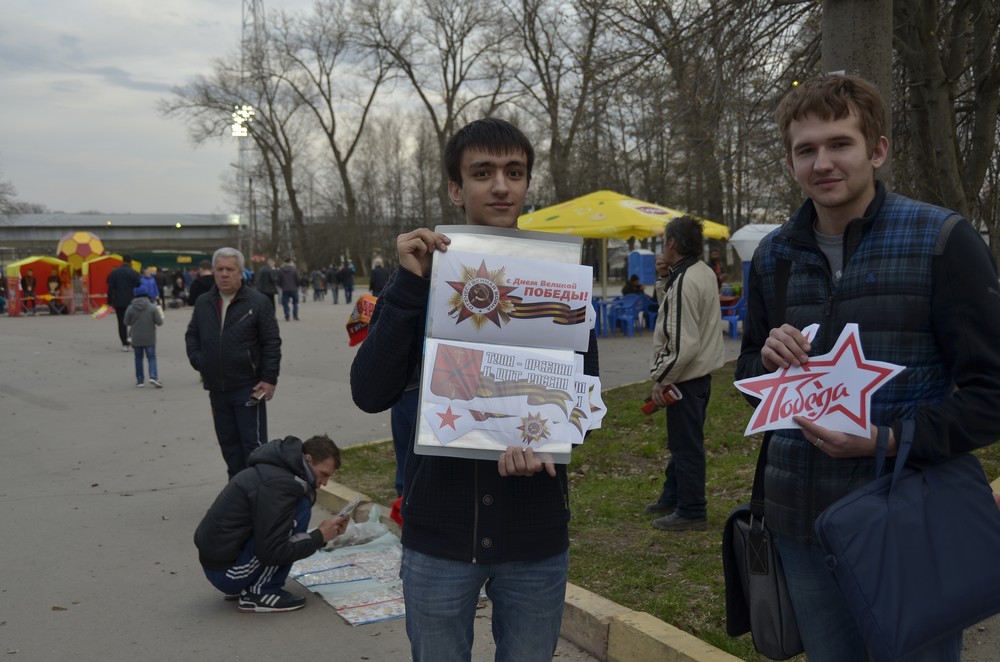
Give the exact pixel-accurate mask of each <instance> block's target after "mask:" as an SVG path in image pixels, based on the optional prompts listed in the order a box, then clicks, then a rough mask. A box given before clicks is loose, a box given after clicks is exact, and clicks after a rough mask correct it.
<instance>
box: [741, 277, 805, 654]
mask: <svg viewBox="0 0 1000 662" xmlns="http://www.w3.org/2000/svg"><path fill="white" fill-rule="evenodd" d="M790 270H791V263H790V262H789V261H788V260H778V261H777V264H776V265H775V276H774V277H775V311H776V315H777V316H778V319H780V320H784V316H785V299H786V294H787V289H788V274H789V272H790ZM770 441H771V433H770V432H766V433H764V443H762V444H761V447H760V453H759V454H758V455H757V469H756V471H755V472H754V478H753V491H752V493H751V496H750V502H749V503H744V504H742V505H741V506H739V507H737V508H736V509H735V510H733V512H731V513H730V514H729V517H728V518H727V519H726V526H725V528H724V529H723V532H722V569H723V574H724V575H725V579H726V633H727V634H728V635H729V636H730V637H738V636H740V635H742V634H744V633H746V632H749V633H750V636H751V637H752V638H753V646H754V648H755V649H756V650H757V652H758V653H760V654H761V655H764V656H766V657H768V658H770V659H772V660H787V659H788V658H791V657H794V656H796V655H798V654H799V653H801V652H802V651H803V647H802V640H801V638H800V637H799V626H798V624H797V623H796V622H795V612H794V610H793V609H792V602H791V599H790V598H789V597H788V587H787V586H786V584H785V573H784V571H783V570H782V569H781V559H780V557H779V556H778V551H777V550H776V549H775V547H774V541H773V539H772V536H771V532H770V531H768V530H767V527H766V526H765V525H764V468H765V467H766V466H767V448H768V446H769V445H770Z"/></svg>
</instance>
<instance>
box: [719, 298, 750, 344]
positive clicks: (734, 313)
mask: <svg viewBox="0 0 1000 662" xmlns="http://www.w3.org/2000/svg"><path fill="white" fill-rule="evenodd" d="M746 314H747V303H746V297H740V299H739V301H737V302H736V303H734V304H733V305H731V306H722V321H723V322H725V323H727V324H729V337H730V338H739V337H740V322H741V321H742V320H743V319H744V318H746Z"/></svg>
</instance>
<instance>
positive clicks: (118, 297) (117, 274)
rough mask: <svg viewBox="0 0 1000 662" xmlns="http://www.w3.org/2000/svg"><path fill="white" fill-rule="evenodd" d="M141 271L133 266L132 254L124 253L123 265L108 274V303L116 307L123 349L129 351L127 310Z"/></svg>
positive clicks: (137, 285) (119, 335)
mask: <svg viewBox="0 0 1000 662" xmlns="http://www.w3.org/2000/svg"><path fill="white" fill-rule="evenodd" d="M139 282H140V278H139V272H138V271H136V270H135V269H133V268H132V256H131V255H128V254H125V255H122V264H121V266H118V267H115V268H114V269H112V271H111V273H110V274H108V305H109V306H112V307H113V308H114V309H115V315H116V316H117V317H118V337H119V338H120V339H121V341H122V351H123V352H127V351H129V349H131V348H130V347H129V344H128V329H126V328H125V311H126V310H128V305H129V304H130V303H132V297H133V294H132V293H133V292H135V288H137V287H139Z"/></svg>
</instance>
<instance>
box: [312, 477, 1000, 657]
mask: <svg viewBox="0 0 1000 662" xmlns="http://www.w3.org/2000/svg"><path fill="white" fill-rule="evenodd" d="M998 482H1000V480H998ZM359 494H361V493H360V492H357V491H355V490H352V489H351V488H349V487H347V486H345V485H341V484H340V483H334V482H330V483H328V484H327V485H326V486H325V487H322V488H320V490H319V491H318V493H317V499H316V500H317V502H318V503H319V504H320V505H321V506H323V507H324V508H326V509H327V510H329V511H331V512H334V513H335V512H337V511H339V510H340V509H341V508H343V507H344V506H345V505H347V503H348V502H350V501H351V500H352V499H353V498H354V497H355V496H358V495H359ZM361 496H362V498H363V501H362V502H361V505H360V506H358V508H357V510H355V517H354V519H355V521H367V520H368V516H369V513H370V512H371V509H372V506H374V505H376V504H374V503H372V502H371V501H370V500H369V499H368V497H367V496H365V495H363V494H361ZM379 508H380V509H381V511H382V513H381V517H380V519H381V521H382V522H383V523H384V524H385V525H386V526H387V527H388V528H389V530H390V531H392V532H393V533H395V534H396V535H397V536H398V535H399V533H400V530H399V526H397V525H396V523H395V522H394V521H392V520H391V519H390V518H389V507H388V506H382V505H380V506H379ZM562 636H563V637H564V638H565V639H567V640H568V641H570V642H572V643H574V644H576V645H577V646H579V647H580V648H582V649H583V650H585V651H587V652H588V653H590V654H591V655H593V656H594V657H596V658H597V659H598V660H601V661H602V662H632V661H634V660H663V661H664V662H740V659H739V658H738V657H734V656H732V655H730V654H729V653H726V652H724V651H722V650H720V649H718V648H715V647H714V646H712V645H711V644H708V643H706V642H704V641H702V640H701V639H698V638H697V637H695V636H694V635H692V634H688V633H687V632H684V631H683V630H680V629H678V628H675V627H674V626H672V625H670V624H668V623H664V622H663V621H661V620H659V619H658V618H655V617H653V616H651V615H650V614H647V613H646V612H641V611H633V610H631V609H628V608H627V607H623V606H621V605H619V604H617V603H614V602H612V601H611V600H608V599H606V598H602V597H601V596H599V595H597V594H596V593H591V592H590V591H588V590H586V589H583V588H580V587H579V586H575V585H573V584H567V585H566V606H565V611H564V613H563V623H562Z"/></svg>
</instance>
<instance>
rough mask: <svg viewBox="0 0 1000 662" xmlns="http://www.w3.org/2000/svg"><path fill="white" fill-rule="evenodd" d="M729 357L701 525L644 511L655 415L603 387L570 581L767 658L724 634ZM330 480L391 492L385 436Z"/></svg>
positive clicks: (632, 397)
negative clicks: (659, 525) (677, 523)
mask: <svg viewBox="0 0 1000 662" xmlns="http://www.w3.org/2000/svg"><path fill="white" fill-rule="evenodd" d="M733 370H734V364H728V365H726V366H724V367H723V368H722V369H721V370H719V371H718V372H716V373H715V374H714V375H713V381H712V387H713V388H712V398H711V401H710V402H709V408H708V420H707V422H706V425H705V453H706V456H707V459H708V466H707V492H708V494H707V496H708V520H709V528H708V531H705V532H700V531H692V532H685V533H665V532H662V531H658V530H656V529H654V528H652V526H650V522H651V521H652V519H653V517H652V516H650V515H646V514H645V513H644V512H643V507H644V506H645V504H647V503H649V502H650V501H653V500H654V499H655V498H656V497H657V496H658V495H659V490H660V486H661V485H662V482H663V467H664V465H665V463H666V458H667V451H666V430H665V424H664V416H663V414H662V413H658V414H654V415H653V416H648V417H647V416H644V415H643V414H642V413H641V412H640V411H639V406H640V405H641V404H642V401H643V399H644V398H645V397H647V396H648V395H649V388H650V387H649V383H648V382H641V383H638V384H633V385H630V386H624V387H621V388H617V389H613V390H609V391H605V392H604V394H603V395H604V401H605V403H606V404H607V406H608V415H607V416H606V417H605V418H604V422H603V426H602V427H601V429H600V430H595V431H594V432H593V433H592V434H591V435H590V436H589V437H588V438H587V441H586V442H585V443H584V444H582V445H581V446H578V447H577V448H576V449H575V450H574V451H573V461H572V463H571V464H570V465H569V476H570V483H571V489H570V502H571V505H572V510H573V519H572V521H571V523H570V537H571V545H570V569H569V580H570V581H571V582H573V583H574V584H576V585H577V586H581V587H583V588H585V589H587V590H589V591H593V592H594V593H597V594H598V595H601V596H604V597H605V598H608V599H609V600H613V601H614V602H617V603H618V604H621V605H623V606H626V607H628V608H630V609H635V610H638V611H644V612H648V613H650V614H652V615H653V616H655V617H657V618H659V619H661V620H663V621H666V622H668V623H671V624H672V625H675V626H677V627H679V628H681V629H683V630H686V631H688V632H690V633H692V634H694V635H695V636H697V637H699V638H701V639H703V640H704V641H707V642H709V643H710V644H712V645H714V646H717V647H718V648H721V649H723V650H725V651H728V652H729V653H731V654H733V655H735V656H737V657H740V658H742V659H744V660H754V661H763V660H765V659H766V658H764V657H762V656H760V655H757V654H756V653H755V652H754V650H753V645H752V643H751V642H750V638H749V636H743V637H740V638H738V639H732V638H730V637H728V636H727V635H726V631H725V618H726V612H725V597H724V596H725V589H724V583H723V578H722V559H721V556H720V547H721V541H722V526H723V524H724V523H725V520H726V517H727V515H728V514H729V512H730V511H731V510H732V509H733V508H735V507H736V506H737V505H739V504H741V503H743V502H744V501H747V500H749V498H750V485H751V483H752V481H753V471H754V463H755V462H756V459H757V451H758V449H759V447H760V442H761V437H760V436H753V437H744V436H743V430H744V428H745V427H746V424H747V420H748V418H749V415H750V411H751V410H750V408H749V406H748V405H747V404H746V402H745V401H744V400H743V397H742V395H740V393H739V392H738V391H737V390H736V389H735V388H733V386H732V382H733ZM343 454H344V463H343V467H342V468H341V469H340V470H339V471H338V472H337V476H336V480H337V481H339V482H341V483H343V484H345V485H349V486H350V487H352V488H354V489H356V490H358V491H359V492H362V493H364V494H366V495H368V496H369V497H371V498H373V499H374V500H375V501H377V502H379V503H383V504H388V503H389V502H390V501H392V499H394V498H395V490H394V488H393V479H394V475H395V463H394V459H393V451H392V444H391V443H383V444H373V445H368V446H362V447H357V448H349V449H345V450H344V451H343ZM977 454H978V455H979V458H980V459H981V460H982V462H983V466H984V468H985V469H986V475H987V476H989V477H990V478H991V479H992V478H995V477H996V476H998V475H1000V445H998V444H994V445H993V446H990V447H988V448H985V449H982V450H981V451H979V452H978V453H977Z"/></svg>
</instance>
